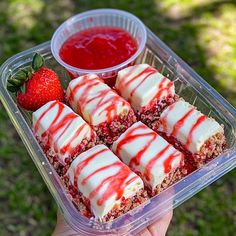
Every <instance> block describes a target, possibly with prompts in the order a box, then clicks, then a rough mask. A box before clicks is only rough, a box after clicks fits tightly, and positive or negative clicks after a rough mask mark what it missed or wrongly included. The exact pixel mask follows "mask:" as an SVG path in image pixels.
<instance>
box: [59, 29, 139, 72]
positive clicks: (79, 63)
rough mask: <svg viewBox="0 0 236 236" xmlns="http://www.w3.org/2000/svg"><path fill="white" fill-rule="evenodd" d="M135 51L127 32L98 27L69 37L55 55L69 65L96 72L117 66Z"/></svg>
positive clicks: (135, 48)
mask: <svg viewBox="0 0 236 236" xmlns="http://www.w3.org/2000/svg"><path fill="white" fill-rule="evenodd" d="M136 51H137V43H136V41H135V39H134V38H133V37H132V36H131V35H130V34H129V32H127V31H125V30H123V29H121V28H118V27H110V26H98V27H94V28H91V29H87V30H83V31H80V32H78V33H76V34H74V35H72V36H71V37H70V38H68V39H67V40H66V41H65V42H64V44H63V45H62V47H61V49H60V52H59V55H60V57H61V59H62V60H63V61H64V62H66V63H67V64H69V65H71V66H74V67H77V68H83V69H88V70H96V69H104V68H108V67H112V66H115V65H118V64H120V63H122V62H124V61H126V60H127V59H128V58H129V57H131V56H132V55H133V54H134V53H135V52H136Z"/></svg>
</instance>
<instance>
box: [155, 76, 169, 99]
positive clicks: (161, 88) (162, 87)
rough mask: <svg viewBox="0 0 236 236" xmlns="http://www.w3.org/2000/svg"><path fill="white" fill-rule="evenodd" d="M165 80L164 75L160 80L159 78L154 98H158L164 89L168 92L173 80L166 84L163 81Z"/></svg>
mask: <svg viewBox="0 0 236 236" xmlns="http://www.w3.org/2000/svg"><path fill="white" fill-rule="evenodd" d="M166 81H167V78H166V77H163V78H162V80H161V83H160V85H159V88H158V92H157V94H156V95H155V97H154V98H157V99H160V97H161V95H162V93H163V92H164V91H167V93H170V90H171V88H172V86H173V82H171V81H169V82H168V83H167V84H166V85H165V82H166Z"/></svg>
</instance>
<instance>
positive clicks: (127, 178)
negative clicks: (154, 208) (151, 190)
mask: <svg viewBox="0 0 236 236" xmlns="http://www.w3.org/2000/svg"><path fill="white" fill-rule="evenodd" d="M64 179H65V182H66V186H68V188H69V189H70V192H71V195H72V196H73V199H78V198H79V197H81V199H82V201H83V203H84V205H85V206H86V207H87V208H88V209H89V210H90V212H91V214H92V215H93V216H94V217H95V218H96V219H98V220H99V221H102V222H105V221H110V220H112V219H114V218H117V217H118V216H120V215H122V214H124V213H126V212H127V211H129V210H131V209H133V208H134V207H136V206H138V205H140V204H141V203H143V202H144V201H146V200H147V192H146V191H145V190H144V185H143V181H142V180H141V178H140V177H139V176H138V175H136V174H135V173H134V172H132V171H131V170H130V169H129V167H128V166H127V165H125V164H124V163H123V162H121V161H120V159H119V158H118V157H117V156H115V155H114V153H113V152H112V151H110V149H108V148H107V147H106V146H105V145H103V144H100V145H97V146H95V147H93V148H91V149H89V150H88V151H86V152H84V153H82V154H80V155H79V156H78V157H77V158H75V160H74V161H73V162H72V163H71V166H70V168H69V169H68V171H67V173H66V175H65V178H64ZM74 203H75V204H76V201H74ZM76 206H77V207H78V208H79V207H80V206H78V205H76ZM79 210H80V209H79Z"/></svg>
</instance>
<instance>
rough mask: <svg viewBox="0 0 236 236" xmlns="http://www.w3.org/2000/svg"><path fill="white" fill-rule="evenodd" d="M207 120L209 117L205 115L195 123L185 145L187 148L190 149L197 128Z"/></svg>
mask: <svg viewBox="0 0 236 236" xmlns="http://www.w3.org/2000/svg"><path fill="white" fill-rule="evenodd" d="M206 119H207V116H205V115H202V116H200V117H199V118H198V119H197V121H196V122H195V124H194V125H193V126H192V127H191V130H190V132H189V135H188V138H187V141H186V143H185V148H186V149H188V147H189V145H190V143H191V142H192V137H193V133H194V131H195V130H196V129H197V127H198V126H199V125H200V124H201V123H202V122H203V121H204V120H206Z"/></svg>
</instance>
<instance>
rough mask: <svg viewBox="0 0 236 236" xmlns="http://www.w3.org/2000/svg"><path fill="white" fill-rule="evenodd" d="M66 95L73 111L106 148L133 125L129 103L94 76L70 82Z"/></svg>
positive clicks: (86, 76) (133, 120)
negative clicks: (82, 119) (86, 123)
mask: <svg viewBox="0 0 236 236" xmlns="http://www.w3.org/2000/svg"><path fill="white" fill-rule="evenodd" d="M66 95H67V101H68V103H69V104H70V106H71V107H72V108H73V110H74V111H75V112H77V113H78V114H80V115H81V116H82V117H83V118H84V119H85V120H86V121H87V122H88V123H89V124H90V125H91V126H92V127H93V129H94V130H95V131H96V133H97V135H98V136H99V138H100V140H102V141H103V142H104V143H105V144H107V145H110V144H112V143H113V141H114V140H116V139H117V138H118V137H119V135H120V134H122V133H123V132H124V131H125V130H126V129H127V128H128V127H130V126H131V125H132V124H133V123H134V122H135V121H136V116H135V114H134V112H133V110H132V108H131V106H130V105H129V103H128V102H126V101H125V100H124V99H123V98H122V97H120V96H119V95H118V94H117V93H116V92H115V91H114V90H112V89H111V88H110V87H109V86H108V85H106V84H105V83H103V81H102V80H101V79H100V78H99V77H98V76H97V75H95V74H87V75H84V76H81V77H78V78H76V79H74V80H72V81H71V82H70V84H69V86H68V88H67V93H66Z"/></svg>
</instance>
